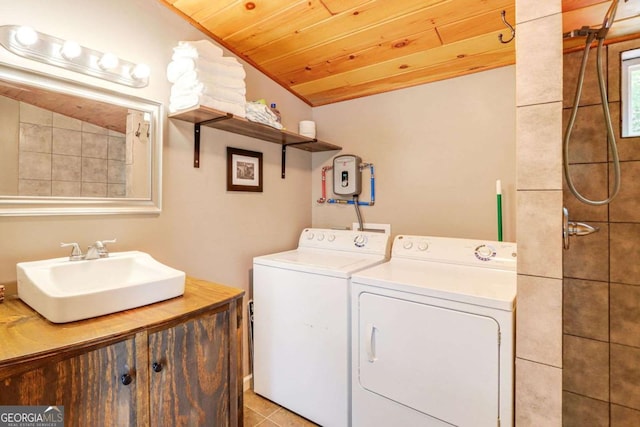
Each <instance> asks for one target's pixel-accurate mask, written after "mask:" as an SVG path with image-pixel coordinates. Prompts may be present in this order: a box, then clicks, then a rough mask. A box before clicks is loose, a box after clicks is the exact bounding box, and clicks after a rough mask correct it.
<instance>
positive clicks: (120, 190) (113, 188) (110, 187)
mask: <svg viewBox="0 0 640 427" xmlns="http://www.w3.org/2000/svg"><path fill="white" fill-rule="evenodd" d="M126 196H127V189H126V184H111V183H109V184H107V197H126Z"/></svg>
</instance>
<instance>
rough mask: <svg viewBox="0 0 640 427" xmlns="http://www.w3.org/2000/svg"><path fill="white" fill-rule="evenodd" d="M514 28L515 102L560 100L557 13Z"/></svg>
mask: <svg viewBox="0 0 640 427" xmlns="http://www.w3.org/2000/svg"><path fill="white" fill-rule="evenodd" d="M517 31H518V36H517V37H516V63H517V64H518V72H517V73H516V105H518V106H523V105H531V104H540V103H545V102H557V101H561V100H562V38H561V37H559V34H560V33H561V32H562V17H561V15H560V14H555V15H551V16H548V17H545V18H541V19H536V20H534V21H528V22H523V23H522V24H519V25H518V29H517Z"/></svg>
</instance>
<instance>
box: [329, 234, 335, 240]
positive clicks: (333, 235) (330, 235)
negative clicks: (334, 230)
mask: <svg viewBox="0 0 640 427" xmlns="http://www.w3.org/2000/svg"><path fill="white" fill-rule="evenodd" d="M327 240H328V241H330V242H333V241H334V240H336V236H335V234H329V236H327Z"/></svg>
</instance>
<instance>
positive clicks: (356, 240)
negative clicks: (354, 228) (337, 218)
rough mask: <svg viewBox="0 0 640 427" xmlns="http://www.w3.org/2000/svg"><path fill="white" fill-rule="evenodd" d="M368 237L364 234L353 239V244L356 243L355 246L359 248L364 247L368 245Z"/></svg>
mask: <svg viewBox="0 0 640 427" xmlns="http://www.w3.org/2000/svg"><path fill="white" fill-rule="evenodd" d="M367 240H368V239H367V236H365V235H364V234H358V235H357V236H356V237H355V238H354V239H353V243H355V245H356V246H357V247H359V248H361V247H363V246H364V245H366V244H367Z"/></svg>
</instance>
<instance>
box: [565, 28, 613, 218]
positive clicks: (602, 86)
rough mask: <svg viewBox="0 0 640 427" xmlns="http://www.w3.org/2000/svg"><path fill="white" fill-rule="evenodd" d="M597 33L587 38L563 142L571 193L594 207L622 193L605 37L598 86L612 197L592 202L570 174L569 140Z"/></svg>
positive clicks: (599, 50)
mask: <svg viewBox="0 0 640 427" xmlns="http://www.w3.org/2000/svg"><path fill="white" fill-rule="evenodd" d="M596 35H597V34H596V33H593V32H592V33H589V35H588V36H587V41H586V44H585V48H584V53H583V55H582V64H581V66H580V75H579V76H578V85H577V88H576V93H575V97H574V99H573V107H572V109H571V116H570V118H569V122H568V123H567V130H566V132H565V135H564V141H563V166H564V177H565V179H566V181H567V186H568V187H569V190H570V191H571V193H572V194H573V195H574V196H575V197H576V198H577V199H578V200H580V201H581V202H582V203H586V204H588V205H592V206H600V205H606V204H608V203H611V201H612V200H613V199H614V197H616V195H617V194H618V192H619V191H620V158H619V156H618V147H617V145H616V139H615V135H614V134H613V126H612V124H611V112H610V111H609V102H608V99H607V88H606V86H605V81H604V73H603V71H602V48H603V45H604V37H598V48H597V52H596V55H597V68H598V85H599V86H600V99H601V101H602V111H603V113H604V121H605V125H606V128H607V140H608V142H609V149H610V151H611V157H612V160H613V174H614V183H613V190H612V192H611V195H610V196H609V197H608V198H606V199H604V200H591V199H588V198H586V197H585V196H583V195H582V194H580V192H579V191H578V190H577V189H576V187H575V185H574V183H573V180H572V179H571V174H570V173H569V140H570V139H571V132H572V131H573V126H574V124H575V121H576V116H577V115H578V104H579V103H580V96H581V95H582V85H583V83H584V73H585V70H586V68H587V59H588V57H589V49H590V47H591V42H593V39H594V38H595V37H596Z"/></svg>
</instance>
